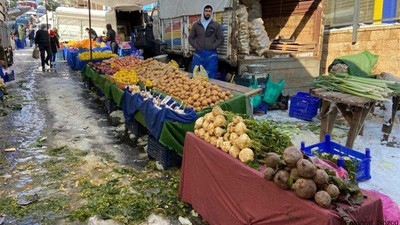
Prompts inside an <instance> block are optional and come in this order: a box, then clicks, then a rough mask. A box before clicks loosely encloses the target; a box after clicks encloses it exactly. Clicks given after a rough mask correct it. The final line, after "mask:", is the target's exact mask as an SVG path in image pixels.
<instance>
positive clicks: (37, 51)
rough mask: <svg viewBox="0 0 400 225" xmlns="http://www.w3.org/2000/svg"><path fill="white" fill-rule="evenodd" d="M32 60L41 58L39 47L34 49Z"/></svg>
mask: <svg viewBox="0 0 400 225" xmlns="http://www.w3.org/2000/svg"><path fill="white" fill-rule="evenodd" d="M32 58H34V59H38V58H40V52H39V49H38V47H37V46H35V48H34V49H33V52H32Z"/></svg>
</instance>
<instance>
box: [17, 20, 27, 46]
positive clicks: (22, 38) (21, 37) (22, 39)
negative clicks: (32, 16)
mask: <svg viewBox="0 0 400 225" xmlns="http://www.w3.org/2000/svg"><path fill="white" fill-rule="evenodd" d="M18 33H19V41H20V44H21V46H26V40H25V27H24V25H22V24H21V25H20V26H19V29H18Z"/></svg>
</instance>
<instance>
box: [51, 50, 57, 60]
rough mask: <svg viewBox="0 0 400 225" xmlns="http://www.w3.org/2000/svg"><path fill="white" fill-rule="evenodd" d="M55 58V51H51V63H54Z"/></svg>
mask: <svg viewBox="0 0 400 225" xmlns="http://www.w3.org/2000/svg"><path fill="white" fill-rule="evenodd" d="M56 56H57V51H55V52H54V51H53V54H52V55H51V62H55V61H56Z"/></svg>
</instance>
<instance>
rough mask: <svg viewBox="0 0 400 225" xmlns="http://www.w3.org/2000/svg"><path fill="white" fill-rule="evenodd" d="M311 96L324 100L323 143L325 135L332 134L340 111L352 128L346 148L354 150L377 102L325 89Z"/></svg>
mask: <svg viewBox="0 0 400 225" xmlns="http://www.w3.org/2000/svg"><path fill="white" fill-rule="evenodd" d="M311 94H312V95H313V96H315V97H318V98H321V99H322V107H321V113H320V117H321V131H320V140H321V142H322V141H324V139H325V134H329V133H331V132H332V129H333V125H334V123H335V120H336V116H337V113H338V110H340V112H341V113H342V114H343V116H344V118H345V119H346V121H347V123H348V124H349V126H350V130H349V132H348V134H347V141H346V147H349V148H352V147H353V145H354V140H355V139H356V137H357V135H358V134H361V135H362V133H363V129H364V122H365V119H366V118H367V115H368V113H369V112H370V111H371V109H372V108H373V107H374V106H375V103H376V101H375V100H371V99H368V98H363V97H358V96H354V95H350V94H346V93H342V92H334V91H326V90H324V89H315V90H313V91H312V92H311Z"/></svg>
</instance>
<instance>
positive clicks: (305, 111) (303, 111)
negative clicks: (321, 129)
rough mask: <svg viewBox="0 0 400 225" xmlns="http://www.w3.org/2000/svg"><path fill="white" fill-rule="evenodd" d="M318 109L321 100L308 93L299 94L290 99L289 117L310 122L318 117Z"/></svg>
mask: <svg viewBox="0 0 400 225" xmlns="http://www.w3.org/2000/svg"><path fill="white" fill-rule="evenodd" d="M318 107H319V98H317V97H312V96H311V95H310V94H309V93H306V92H298V93H297V94H296V95H295V96H292V97H291V98H290V108H289V116H290V117H296V118H298V119H302V120H308V121H310V120H312V118H314V116H316V115H317V113H318Z"/></svg>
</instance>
